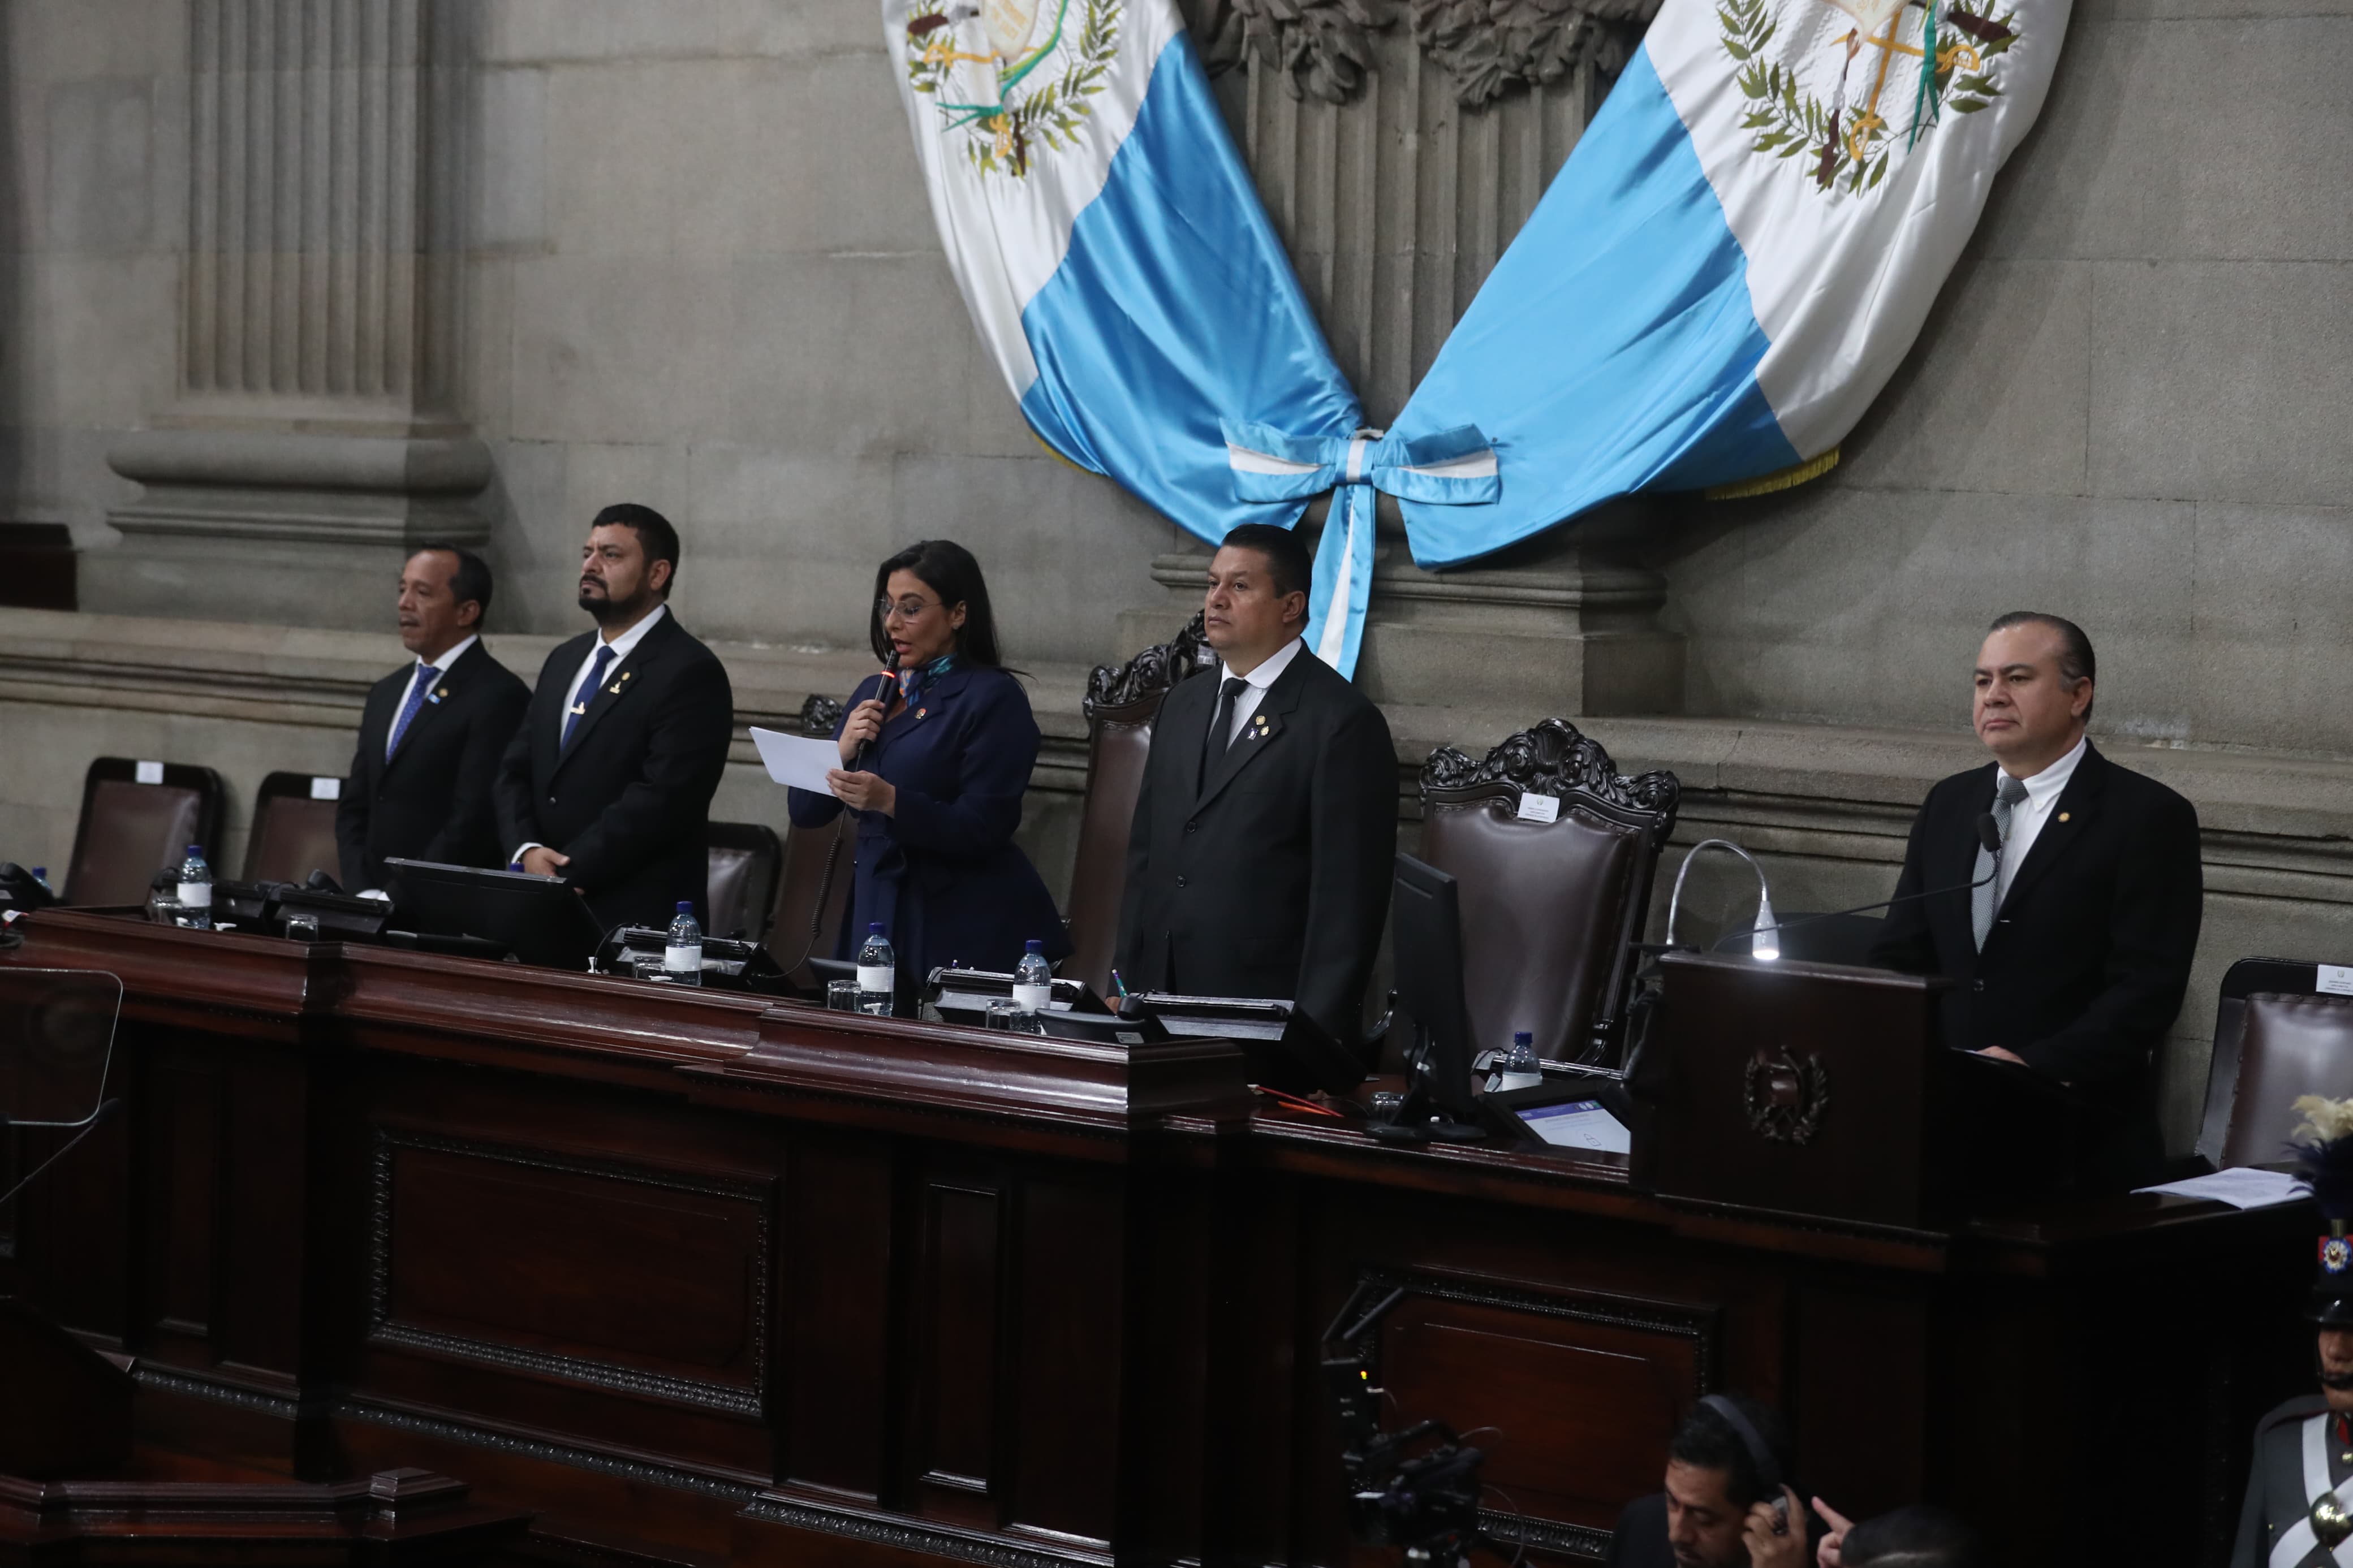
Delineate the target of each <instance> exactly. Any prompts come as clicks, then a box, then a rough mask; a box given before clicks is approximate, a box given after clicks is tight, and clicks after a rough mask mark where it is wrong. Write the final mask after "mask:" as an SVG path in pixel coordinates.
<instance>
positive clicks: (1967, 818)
mask: <svg viewBox="0 0 2353 1568" xmlns="http://www.w3.org/2000/svg"><path fill="white" fill-rule="evenodd" d="M2096 673H2097V664H2096V661H2095V659H2094V655H2093V652H2092V640H2091V638H2089V637H2085V636H2084V631H2083V628H2082V627H2080V626H2076V625H2075V624H2074V623H2073V621H2068V620H2063V619H2061V618H2060V617H2059V616H2051V615H2043V614H2042V613H2040V612H2036V611H2017V612H2014V613H2012V614H2010V615H2006V616H2002V617H2001V618H2000V620H1998V621H1996V622H1994V624H1993V628H1992V630H1991V631H1990V632H1989V634H1988V636H1987V637H1986V639H1985V645H1984V646H1983V647H1981V648H1979V649H1978V661H1977V674H1976V680H1977V699H1976V705H1975V709H1974V717H1975V722H1976V726H1977V732H1978V739H1979V740H1981V741H1983V742H1985V744H1986V749H1987V750H1989V751H1990V752H1992V753H1993V761H1992V762H1991V763H1988V764H1987V765H1985V766H1983V767H1978V768H1972V769H1970V770H1969V771H1968V772H1967V773H1956V774H1954V775H1953V776H1952V777H1951V778H1948V779H1946V780H1944V781H1942V782H1941V783H1939V784H1936V787H1935V788H1933V789H1931V790H1930V791H1929V792H1928V799H1927V803H1926V805H1923V806H1921V808H1920V815H1919V816H1918V817H1917V818H1916V819H1915V820H1914V822H1913V824H1912V840H1911V843H1910V845H1909V847H1907V848H1906V849H1905V855H1904V872H1903V875H1902V877H1901V878H1900V879H1898V880H1897V882H1896V884H1895V896H1896V900H1898V901H1897V902H1896V903H1895V904H1894V907H1893V908H1892V909H1891V910H1889V911H1888V916H1887V926H1886V930H1885V931H1883V933H1882V934H1881V936H1880V938H1879V941H1878V942H1877V943H1876V944H1875V945H1874V947H1873V950H1872V956H1873V960H1874V961H1875V962H1878V963H1883V964H1884V965H1886V966H1887V967H1889V968H1892V969H1900V970H1905V971H1906V972H1908V973H1915V974H1942V975H1944V976H1946V977H1947V978H1948V979H1950V980H1951V981H1952V982H1953V985H1952V987H1951V989H1950V990H1948V991H1947V992H1946V993H1945V996H1944V1004H1943V1018H1942V1022H1943V1027H1944V1036H1945V1043H1946V1044H1947V1045H1949V1046H1955V1047H1960V1048H1961V1049H1964V1050H1972V1051H1978V1052H1981V1053H1983V1054H1985V1055H1987V1056H1990V1057H1999V1058H2001V1059H2002V1060H2004V1061H2010V1062H2022V1063H2024V1064H2025V1065H2026V1066H2028V1067H2031V1068H2033V1069H2034V1070H2035V1071H2037V1072H2040V1073H2044V1074H2047V1075H2049V1076H2050V1077H2052V1078H2053V1079H2058V1080H2059V1081H2060V1082H2062V1083H2064V1084H2066V1085H2068V1086H2069V1087H2070V1088H2071V1089H2073V1091H2074V1092H2075V1095H2076V1097H2077V1098H2078V1099H2079V1100H2082V1101H2084V1102H2085V1103H2087V1104H2088V1105H2090V1106H2091V1107H2093V1108H2094V1111H2095V1113H2096V1114H2097V1115H2098V1116H2099V1117H2100V1119H2101V1120H2100V1121H2099V1123H2098V1124H2097V1127H2096V1131H2095V1132H2094V1139H2095V1142H2094V1147H2092V1148H2089V1149H2086V1150H2084V1151H2083V1152H2082V1154H2081V1157H2080V1158H2079V1160H2078V1163H2077V1171H2078V1174H2079V1176H2080V1177H2081V1179H2082V1180H2084V1182H2085V1183H2086V1184H2092V1185H2095V1186H2100V1187H2108V1188H2117V1187H2127V1186H2137V1185H2141V1184H2145V1183H2148V1182H2154V1181H2156V1180H2157V1179H2158V1173H2159V1166H2160V1164H2161V1163H2162V1161H2163V1158H2164V1147H2163V1144H2162V1143H2161V1142H2160V1141H2159V1138H2158V1129H2157V1110H2156V1105H2155V1098H2154V1089H2155V1077H2156V1075H2155V1072H2154V1062H2155V1058H2156V1054H2157V1049H2158V1045H2159V1044H2160V1043H2161V1042H2162V1041H2163V1040H2164V1038H2165V1032H2166V1030H2167V1029H2168V1027H2170V1026H2171V1025H2172V1023H2173V1019H2174V1016H2175V1015H2176V1014H2178V1013H2179V1012H2180V1011H2181V995H2182V992H2183V990H2184V989H2185V988H2186V987H2187V985H2188V984H2189V961H2190V957H2191V955H2192V954H2193V953H2195V952H2197V949H2198V922H2199V916H2200V910H2201V909H2202V903H2203V897H2204V891H2203V885H2202V882H2201V879H2200V869H2199V859H2198V813H2197V811H2196V810H2195V809H2194V808H2193V807H2192V806H2191V805H2190V804H2189V802H2188V801H2186V800H2184V799H2183V798H2182V797H2181V796H2179V795H2176V794H2175V793H2174V792H2173V791H2171V790H2169V789H2168V788H2166V787H2165V786H2164V785H2163V784H2158V782H2157V781H2156V780H2154V779H2151V778H2148V777H2147V776H2146V775H2144V774H2141V773H2134V772H2132V771H2131V770H2129V769H2127V768H2122V767H2119V766H2117V765H2116V763H2112V762H2110V761H2108V759H2107V758H2105V757H2104V756H2102V755H2101V754H2100V752H2099V749H2098V748H2097V747H2095V746H2094V745H2093V744H2092V743H2091V742H2089V741H2088V740H2086V739H2085V738H2084V725H2085V723H2086V722H2087V721H2089V720H2090V718H2091V716H2092V700H2093V687H2094V679H2095V676H2096ZM1986 816H1990V817H1991V819H1992V826H1993V827H1994V829H1995V830H1996V832H1997V833H1998V835H1999V837H2000V842H2001V850H2000V854H1999V855H1996V854H1994V853H1992V852H1991V851H1990V850H1989V849H1988V847H1986V845H1985V843H1983V842H1981V840H1980V836H1979V828H1978V824H1979V820H1980V818H1983V817H1986ZM1973 885H1974V886H1973ZM1924 891H1925V892H1926V895H1927V896H1926V897H1915V896H1914V895H1915V894H1920V893H1923V892H1924Z"/></svg>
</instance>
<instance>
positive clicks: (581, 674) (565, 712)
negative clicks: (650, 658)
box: [555, 605, 670, 742]
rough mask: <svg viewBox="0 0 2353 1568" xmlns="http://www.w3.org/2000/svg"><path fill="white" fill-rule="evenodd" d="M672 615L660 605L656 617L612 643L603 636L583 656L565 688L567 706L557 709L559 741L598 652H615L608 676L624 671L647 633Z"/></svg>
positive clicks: (556, 730)
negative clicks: (570, 681) (624, 664)
mask: <svg viewBox="0 0 2353 1568" xmlns="http://www.w3.org/2000/svg"><path fill="white" fill-rule="evenodd" d="M669 614H670V606H669V605H655V606H654V613H653V614H652V615H650V616H647V617H646V618H645V619H644V620H642V621H639V622H638V624H637V625H636V626H631V627H630V628H629V629H628V631H625V632H623V633H622V634H621V635H620V636H619V637H615V638H614V639H613V640H612V641H611V642H607V641H605V640H604V639H603V638H601V637H599V638H598V639H597V640H596V641H595V642H592V643H590V644H589V645H588V651H587V653H586V655H585V656H583V657H582V658H581V660H580V667H579V668H577V669H575V670H574V671H573V672H572V683H571V684H570V685H569V686H566V687H565V689H564V706H563V707H561V708H558V709H557V710H555V735H556V739H557V740H558V741H559V742H560V741H562V740H563V738H564V726H565V724H566V723H568V722H569V721H571V718H572V704H573V701H574V700H575V698H576V697H577V696H578V694H579V691H580V683H581V682H582V681H584V680H586V679H588V671H589V670H590V669H592V668H595V667H596V650H597V649H598V648H600V647H609V648H611V649H612V650H613V657H612V658H611V659H610V660H609V661H607V664H606V666H605V673H606V674H607V675H610V674H612V673H613V671H615V670H617V669H618V668H621V664H622V661H623V660H625V659H627V658H628V657H629V655H630V654H631V653H633V652H635V651H636V649H637V646H638V644H639V643H641V642H643V641H645V640H646V634H647V633H648V632H649V631H651V630H653V629H654V627H655V626H659V624H660V623H661V618H662V617H663V616H666V615H669Z"/></svg>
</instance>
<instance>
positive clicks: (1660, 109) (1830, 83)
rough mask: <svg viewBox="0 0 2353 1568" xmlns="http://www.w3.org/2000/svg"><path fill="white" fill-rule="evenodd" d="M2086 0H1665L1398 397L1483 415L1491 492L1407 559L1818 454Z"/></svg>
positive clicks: (1873, 378)
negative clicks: (1471, 295)
mask: <svg viewBox="0 0 2353 1568" xmlns="http://www.w3.org/2000/svg"><path fill="white" fill-rule="evenodd" d="M2068 8H2069V0H1666V4H1665V5H1663V6H1662V8H1661V10H1660V12H1659V15H1658V18H1657V20H1655V21H1654V22H1652V23H1651V29H1650V32H1649V35H1648V37H1646V38H1645V40H1644V42H1643V44H1642V47H1641V49H1640V50H1638V51H1637V52H1636V53H1635V55H1634V58H1633V59H1632V60H1631V61H1630V63H1629V64H1628V66H1627V68H1626V70H1625V73H1624V74H1623V75H1622V76H1621V77H1620V79H1619V80H1618V83H1617V85H1616V86H1615V87H1614V88H1612V89H1610V93H1609V99H1608V100H1607V101H1606V102H1604V103H1603V105H1602V107H1601V110H1600V112H1599V114H1597V115H1596V116H1595V117H1594V120H1593V123H1592V124H1591V125H1590V126H1589V127H1588V128H1587V130H1586V132H1585V134H1584V136H1583V137H1582V138H1581V139H1580V140H1579V141H1578V142H1577V148H1576V150H1575V151H1574V152H1573V153H1571V154H1570V155H1569V159H1568V162H1567V164H1566V165H1565V166H1564V167H1563V168H1562V170H1561V172H1560V174H1559V175H1558V176H1557V177H1556V179H1555V180H1554V181H1553V183H1552V186H1551V188H1550V189H1549V190H1547V191H1546V193H1545V195H1544V199H1543V201H1542V202H1540V203H1539V204H1538V205H1537V207H1536V210H1535V214H1534V215H1533V216H1531V217H1530V218H1529V220H1528V223H1527V225H1526V226H1525V227H1524V228H1523V229H1521V231H1520V233H1519V234H1518V236H1517V237H1514V239H1513V241H1512V244H1511V247H1510V248H1509V249H1508V250H1506V251H1505V253H1504V257H1503V258H1502V260H1500V261H1499V262H1498V263H1497V264H1496V266H1495V269H1494V271H1493V273H1492V274H1490V275H1489V277H1488V279H1487V281H1486V283H1485V285H1484V286H1483V287H1482V289H1480V292H1479V295H1478V297H1477V298H1476V299H1475V300H1472V304H1471V309H1470V310H1468V311H1467V312H1465V313H1464V315H1463V318H1462V320H1461V323H1460V324H1458V325H1457V326H1456V327H1455V329H1454V331H1453V333H1452V335H1451V336H1450V337H1449V338H1448V339H1447V341H1446V342H1445V344H1444V346H1443V347H1442V348H1441V349H1440V352H1439V355H1438V359H1437V362H1436V363H1434V364H1433V365H1432V366H1431V367H1430V374H1428V375H1427V376H1426V377H1424V378H1423V380H1422V383H1421V384H1420V385H1419V387H1417V388H1416V389H1415V391H1414V394H1413V397H1412V399H1411V401H1410V402H1409V403H1408V404H1407V405H1406V408H1405V410H1404V412H1403V413H1401V414H1400V415H1399V416H1398V421H1397V425H1396V426H1395V428H1396V429H1397V430H1398V433H1399V434H1401V435H1403V436H1406V437H1416V436H1427V435H1430V434H1433V433H1436V432H1438V431H1440V430H1444V429H1448V428H1451V427H1453V426H1461V425H1476V426H1479V427H1480V428H1481V429H1482V430H1484V431H1485V432H1486V433H1487V434H1488V436H1489V437H1492V438H1493V442H1494V447H1495V450H1496V451H1497V453H1498V454H1499V455H1500V456H1501V458H1502V459H1503V461H1504V466H1505V471H1506V473H1507V474H1508V476H1509V478H1510V481H1511V482H1510V483H1509V485H1508V486H1506V487H1505V488H1504V491H1503V493H1502V494H1501V495H1500V496H1499V497H1498V498H1497V499H1496V500H1493V501H1492V502H1488V503H1484V504H1479V505H1470V506H1464V505H1448V506H1432V505H1430V504H1428V503H1427V502H1419V501H1417V500H1413V499H1411V498H1405V499H1403V500H1402V502H1401V504H1402V506H1403V509H1404V511H1405V516H1406V522H1407V528H1408V531H1409V534H1410V536H1411V539H1412V542H1413V553H1414V558H1415V560H1416V561H1418V562H1419V563H1421V564H1422V565H1424V566H1446V565H1452V564H1455V563H1460V562H1463V561H1467V560H1471V559H1472V558H1474V557H1476V556H1480V555H1484V554H1486V553H1488V552H1491V551H1494V550H1500V549H1502V548H1503V547H1504V546H1505V545H1507V544H1511V543H1513V542H1516V541H1518V540H1521V539H1525V538H1526V537H1527V536H1529V535H1530V534H1533V533H1536V532H1538V531H1542V530H1544V529H1546V528H1549V527H1551V526H1552V525H1553V524H1555V523H1556V522H1559V521H1563V520H1565V519H1567V518H1572V517H1575V516H1576V515H1577V513H1579V512H1582V511H1585V510H1588V509H1589V508H1591V507H1594V506H1597V505H1599V504H1600V503H1601V502H1603V501H1607V500H1610V499H1611V498H1613V497H1616V496H1620V495H1627V494H1630V493H1632V492H1635V491H1638V490H1644V489H1700V488H1703V487H1706V486H1711V485H1721V484H1727V483H1732V482H1735V481H1738V480H1743V479H1754V478H1757V477H1758V476H1762V475H1767V474H1770V473H1774V472H1775V471H1777V470H1781V469H1787V468H1791V467H1792V466H1794V465H1798V464H1800V463H1806V462H1810V461H1812V460H1815V459H1818V458H1827V457H1828V456H1829V455H1830V454H1831V453H1832V452H1833V451H1834V449H1835V447H1836V446H1837V444H1838V442H1839V441H1840V440H1841V438H1843V437H1845V436H1846V434H1847V432H1848V431H1850V430H1851V429H1852V428H1853V426H1854V424H1855V421H1856V420H1857V419H1858V418H1860V417H1861V416H1862V412H1863V410H1864V409H1865V408H1866V407H1868V406H1869V405H1870V404H1871V401H1872V399H1873V397H1874V396H1876V395H1878V393H1879V390H1880V388H1881V387H1882V386H1883V385H1885V384H1886V382H1887V378H1888V377H1889V375H1890V374H1893V373H1894V370H1895V367H1896V365H1897V363H1899V362H1900V361H1901V360H1902V359H1903V357H1904V355H1905V352H1906V351H1907V350H1908V349H1909V348H1910V347H1911V345H1912V342H1913V340H1914V338H1915V337H1916V336H1917V335H1918V333H1919V331H1920V325H1921V322H1922V321H1924V320H1925V319H1926V316H1927V313H1928V307H1929V305H1930V304H1931V303H1932V302H1933V301H1934V300H1935V299H1936V291H1937V289H1938V288H1939V287H1940V286H1941V285H1942V284H1943V283H1944V281H1945V277H1946V275H1947V273H1948V272H1949V271H1951V269H1952V266H1953V262H1954V260H1955V258H1957V257H1958V256H1959V254H1960V251H1961V247H1962V246H1963V244H1964V243H1966V242H1967V240H1968V237H1969V232H1970V230H1971V229H1972V228H1974V227H1975V226H1976V225H1977V220H1978V212H1979V210H1980V209H1981V208H1983V206H1984V205H1985V200H1986V194H1987V191H1988V190H1989V188H1990V186H1991V185H1992V183H1993V177H1994V174H1995V172H1996V171H1997V170H1999V169H2000V167H2001V165H2002V163H2003V161H2004V160H2006V159H2007V158H2008V157H2009V156H2010V153H2011V151H2012V150H2013V149H2014V148H2016V147H2017V145H2018V143H2019V141H2020V139H2021V138H2022V137H2023V136H2024V135H2025V134H2026V132H2027V129H2028V127H2030V126H2031V125H2032V124H2033V122H2034V118H2035V116H2036V114H2037V113H2039V112H2040V111H2041V110H2042V100H2043V95H2044V93H2045V92H2046V91H2047V90H2048V89H2049V87H2050V85H2051V74H2052V67H2053V66H2054V65H2055V63H2056V62H2057V60H2058V57H2059V46H2060V41H2061V39H2062V37H2063V36H2064V34H2065V32H2066V28H2067V16H2068Z"/></svg>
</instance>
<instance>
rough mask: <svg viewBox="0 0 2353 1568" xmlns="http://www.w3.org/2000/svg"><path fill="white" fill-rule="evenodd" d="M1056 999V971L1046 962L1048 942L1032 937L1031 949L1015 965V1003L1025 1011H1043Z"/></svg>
mask: <svg viewBox="0 0 2353 1568" xmlns="http://www.w3.org/2000/svg"><path fill="white" fill-rule="evenodd" d="M1053 999H1054V972H1053V970H1052V969H1050V968H1049V967H1048V966H1047V963H1046V944H1045V943H1044V942H1039V941H1038V940H1036V939H1035V938H1032V939H1031V940H1030V942H1029V951H1028V952H1024V953H1023V954H1022V955H1021V962H1020V963H1017V964H1015V965H1014V966H1013V1005H1015V1006H1016V1007H1018V1008H1020V1009H1021V1010H1022V1011H1023V1012H1024V1013H1042V1012H1044V1011H1045V1010H1046V1008H1047V1005H1048V1004H1049V1003H1050V1002H1051V1001H1052V1000H1053Z"/></svg>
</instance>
